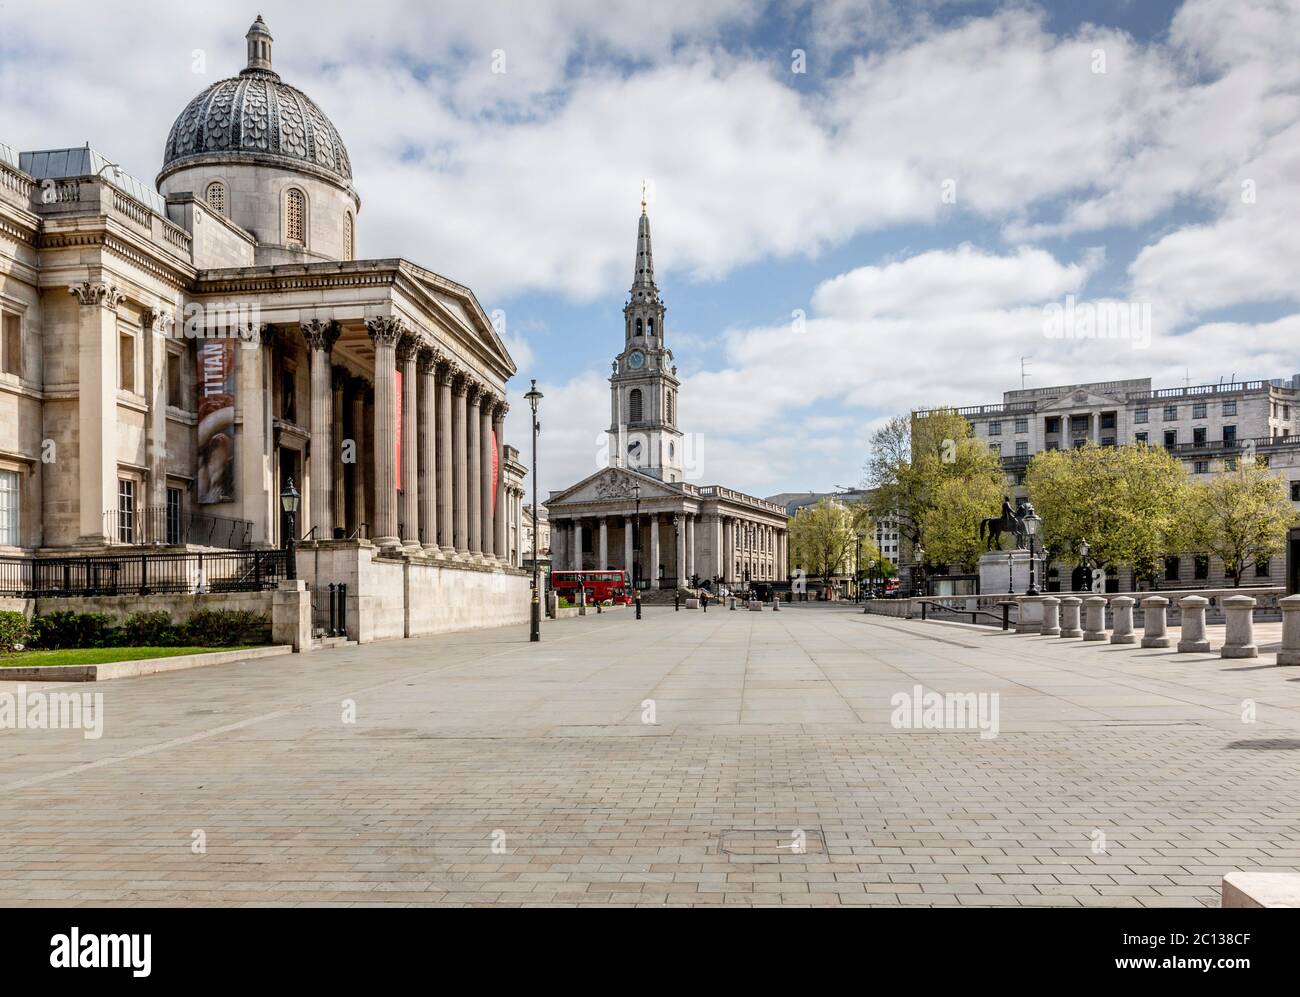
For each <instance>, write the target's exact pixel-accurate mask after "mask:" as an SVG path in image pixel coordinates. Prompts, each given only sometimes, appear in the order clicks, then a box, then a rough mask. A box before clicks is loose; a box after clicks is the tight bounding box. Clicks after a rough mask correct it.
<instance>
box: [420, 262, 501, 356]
mask: <svg viewBox="0 0 1300 997" xmlns="http://www.w3.org/2000/svg"><path fill="white" fill-rule="evenodd" d="M401 266H402V269H403V272H404V274H405V275H406V276H407V277H408V278H409V279H410V282H411V283H410V284H409V285H408V286H411V287H414V288H418V290H419V291H420V292H421V293H422V294H423V295H424V298H425V304H426V305H428V306H430V307H431V310H433V311H434V312H436V313H437V314H438V315H439V316H440V317H441V318H442V319H443V320H444V321H445V322H446V323H448V324H449V325H452V326H456V327H458V328H459V329H460V333H461V335H462V336H464V337H465V338H466V339H467V340H469V341H470V342H472V343H474V344H475V347H476V349H478V350H481V351H482V352H483V353H484V354H486V355H487V356H489V357H491V358H492V359H493V360H494V361H496V362H497V363H498V364H500V365H501V367H502V368H503V369H504V371H505V376H506V377H510V376H511V375H513V374H514V373H515V371H516V370H517V368H516V366H515V362H514V360H513V359H512V358H511V356H510V351H509V350H507V349H506V345H505V343H504V342H502V340H501V337H500V336H499V335H497V330H496V328H495V327H494V326H493V324H492V321H491V319H489V318H488V316H487V314H486V313H485V312H484V311H483V306H482V305H480V304H479V302H478V298H476V297H475V296H474V292H473V291H471V290H470V289H469V288H467V287H465V286H463V285H461V284H457V283H456V282H455V281H453V280H448V279H447V278H446V277H443V276H442V275H441V274H436V273H434V272H433V271H432V270H425V269H424V268H422V267H418V266H416V265H415V264H414V263H411V262H410V261H409V260H402V261H401Z"/></svg>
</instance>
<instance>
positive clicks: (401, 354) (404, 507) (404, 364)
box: [397, 333, 420, 548]
mask: <svg viewBox="0 0 1300 997" xmlns="http://www.w3.org/2000/svg"><path fill="white" fill-rule="evenodd" d="M419 356H420V340H419V338H418V337H416V336H415V335H413V334H410V333H408V334H407V335H405V336H403V337H402V340H401V342H400V343H398V344H397V363H398V365H399V367H400V368H401V372H402V428H401V439H402V447H401V462H402V468H401V475H400V478H401V482H402V488H401V491H400V492H399V493H398V494H399V495H400V496H401V510H400V513H399V515H398V528H399V530H400V531H401V537H402V546H404V547H407V548H417V547H419V546H420V532H419V531H420V467H419V464H420V439H419V435H420V431H419V425H420V411H419V402H418V401H417V396H418V395H419V375H418V374H417V373H416V367H417V361H418V360H419Z"/></svg>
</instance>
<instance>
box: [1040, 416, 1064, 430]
mask: <svg viewBox="0 0 1300 997" xmlns="http://www.w3.org/2000/svg"><path fill="white" fill-rule="evenodd" d="M1060 431H1061V417H1060V416H1059V415H1053V416H1049V417H1048V418H1046V419H1044V420H1043V432H1044V433H1059V432H1060Z"/></svg>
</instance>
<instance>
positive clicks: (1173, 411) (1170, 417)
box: [1164, 405, 1178, 422]
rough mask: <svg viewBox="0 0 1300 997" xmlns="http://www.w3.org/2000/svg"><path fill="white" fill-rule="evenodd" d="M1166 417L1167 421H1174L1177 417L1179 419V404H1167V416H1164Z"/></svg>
mask: <svg viewBox="0 0 1300 997" xmlns="http://www.w3.org/2000/svg"><path fill="white" fill-rule="evenodd" d="M1164 417H1165V422H1173V421H1174V420H1175V419H1177V418H1178V406H1177V405H1166V406H1165V416H1164Z"/></svg>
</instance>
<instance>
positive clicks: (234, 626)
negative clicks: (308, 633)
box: [184, 609, 271, 647]
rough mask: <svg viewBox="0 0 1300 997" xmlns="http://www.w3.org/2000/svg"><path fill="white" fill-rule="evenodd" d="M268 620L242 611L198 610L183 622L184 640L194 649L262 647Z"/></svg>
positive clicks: (268, 625) (257, 614) (256, 614)
mask: <svg viewBox="0 0 1300 997" xmlns="http://www.w3.org/2000/svg"><path fill="white" fill-rule="evenodd" d="M270 625H271V621H270V620H269V619H267V617H266V616H264V615H262V614H261V613H253V612H250V611H249V610H246V609H200V610H199V611H198V612H197V613H194V614H192V615H191V616H190V618H189V619H188V620H186V621H185V630H184V633H185V639H186V640H187V641H188V642H189V643H191V644H193V645H195V646H196V647H228V646H230V645H232V644H263V643H265V642H266V641H267V639H268V636H269V628H270Z"/></svg>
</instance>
